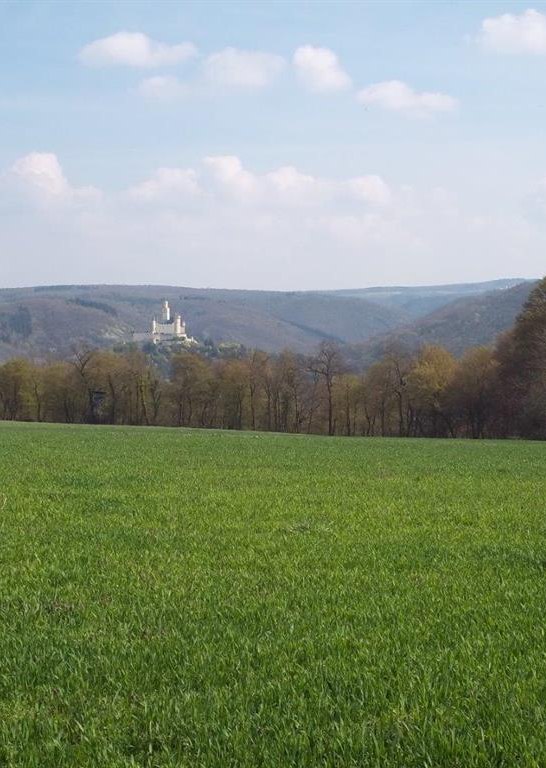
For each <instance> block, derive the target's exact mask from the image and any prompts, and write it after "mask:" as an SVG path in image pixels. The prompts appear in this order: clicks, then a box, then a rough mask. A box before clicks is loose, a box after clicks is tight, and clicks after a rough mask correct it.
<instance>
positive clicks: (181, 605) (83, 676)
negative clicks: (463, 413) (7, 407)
mask: <svg viewBox="0 0 546 768" xmlns="http://www.w3.org/2000/svg"><path fill="white" fill-rule="evenodd" d="M545 614H546V444H541V443H524V442H509V441H507V442H481V441H480V442H470V441H436V440H428V441H425V440H395V439H391V440H382V439H379V438H375V439H349V438H330V439H329V438H322V437H304V436H281V435H275V434H253V433H227V432H223V433H220V432H204V431H189V430H188V431H186V430H175V429H153V428H143V429H138V428H121V427H81V426H80V427H77V426H52V425H49V426H48V425H39V424H19V425H17V424H13V423H2V424H0V766H10V768H11V766H17V767H21V768H22V767H23V766H25V768H26V767H27V766H28V767H30V766H32V767H34V766H36V768H50V767H51V768H64V767H65V766H66V767H70V768H72V767H74V766H78V768H82V767H85V768H87V767H89V768H97V766H100V767H101V768H103V767H104V768H122V766H123V767H124V768H125V767H127V766H158V767H159V766H161V767H167V766H169V768H175V767H176V768H181V767H182V768H185V767H186V766H187V767H188V768H190V767H191V768H235V767H237V768H238V767H243V766H244V767H245V768H282V767H284V766H298V767H299V766H305V767H309V768H315V767H317V768H320V767H326V766H328V767H331V768H346V767H349V766H351V767H352V768H357V767H358V768H366V767H367V766H377V767H379V766H386V767H388V768H391V766H392V767H393V768H414V767H415V768H417V767H419V768H426V767H427V766H429V767H430V768H436V767H437V766H446V767H447V766H448V767H449V768H454V767H456V766H460V768H474V767H477V766H497V767H498V766H507V767H510V768H512V767H516V766H517V768H526V767H531V766H533V767H535V768H539V767H540V768H542V767H544V766H546V621H545Z"/></svg>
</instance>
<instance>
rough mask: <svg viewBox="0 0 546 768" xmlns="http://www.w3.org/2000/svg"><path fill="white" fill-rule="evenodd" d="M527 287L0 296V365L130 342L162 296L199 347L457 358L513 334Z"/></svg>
mask: <svg viewBox="0 0 546 768" xmlns="http://www.w3.org/2000/svg"><path fill="white" fill-rule="evenodd" d="M532 285H533V283H532V282H527V283H524V284H522V283H521V281H518V280H502V281H494V282H491V283H473V284H467V285H452V286H426V287H422V288H415V287H412V288H404V287H397V288H368V289H362V290H357V289H354V290H346V291H324V292H289V293H283V292H273V291H239V290H216V289H194V288H184V287H173V286H127V285H124V286H103V285H92V286H46V287H42V286H40V287H34V288H18V289H4V290H1V291H0V359H7V358H9V357H13V356H18V355H23V356H31V357H35V358H38V359H46V358H52V357H62V356H65V355H67V354H69V353H70V352H71V350H72V349H73V348H74V346H75V345H78V344H87V345H92V346H110V345H112V344H115V343H119V342H122V341H128V340H130V338H131V333H132V331H133V330H136V331H145V330H147V329H148V328H149V327H150V320H151V317H152V315H153V314H154V313H157V312H158V309H159V303H160V302H161V300H162V299H168V301H169V303H170V304H171V306H172V308H173V311H180V312H181V313H182V314H183V316H184V317H185V319H186V321H187V325H188V330H189V332H190V334H191V335H193V336H195V337H196V338H198V339H200V340H202V341H203V340H205V339H211V340H212V341H213V342H215V343H221V342H235V343H239V344H243V345H245V346H247V347H258V348H261V349H264V350H267V351H272V352H274V351H279V350H281V349H283V348H287V347H289V348H291V349H293V350H295V351H298V352H309V351H311V350H312V349H314V348H315V347H316V346H317V344H318V343H319V342H320V341H322V340H325V339H327V340H333V341H337V342H339V343H341V344H350V345H356V348H361V345H365V347H366V350H367V352H366V354H367V355H368V354H370V350H372V347H373V344H375V343H376V341H375V340H377V343H378V344H383V343H384V341H385V340H386V339H388V338H407V339H409V340H410V341H411V343H412V344H418V343H419V339H420V338H422V339H424V340H438V341H441V342H442V343H443V344H445V345H446V347H448V348H450V349H453V351H455V352H459V351H462V349H464V348H466V347H467V346H470V345H472V344H474V343H476V342H479V343H488V342H489V341H491V340H492V339H493V338H494V337H495V336H496V335H497V334H498V333H499V332H501V331H503V330H505V329H506V328H508V327H510V326H511V325H512V322H513V320H514V316H515V314H517V312H518V311H519V308H520V307H521V305H522V304H523V301H524V300H525V298H526V296H527V294H528V292H529V290H530V288H531V286H532ZM513 286H516V287H515V288H514V287H513ZM469 319H470V320H471V322H469ZM440 327H442V328H443V330H442V332H441V333H439V332H438V328H440ZM436 337H438V338H436ZM370 345H371V346H370ZM372 352H373V350H372Z"/></svg>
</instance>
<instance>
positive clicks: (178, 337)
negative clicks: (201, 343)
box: [133, 300, 195, 344]
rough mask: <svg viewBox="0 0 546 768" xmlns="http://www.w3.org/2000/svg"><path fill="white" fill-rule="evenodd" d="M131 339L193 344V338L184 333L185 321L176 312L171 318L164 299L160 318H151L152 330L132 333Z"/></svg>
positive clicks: (155, 342)
mask: <svg viewBox="0 0 546 768" xmlns="http://www.w3.org/2000/svg"><path fill="white" fill-rule="evenodd" d="M133 341H151V342H153V343H154V344H159V343H160V342H162V341H180V342H183V343H184V344H195V339H194V338H192V337H191V336H188V334H187V333H186V323H185V322H184V320H182V317H181V316H180V315H179V314H178V313H176V314H175V316H174V319H172V320H171V308H170V307H169V302H168V301H167V300H165V301H164V302H163V306H162V307H161V320H156V318H155V317H154V318H153V319H152V330H151V331H149V332H148V333H133Z"/></svg>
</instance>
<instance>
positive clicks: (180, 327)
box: [174, 314, 186, 337]
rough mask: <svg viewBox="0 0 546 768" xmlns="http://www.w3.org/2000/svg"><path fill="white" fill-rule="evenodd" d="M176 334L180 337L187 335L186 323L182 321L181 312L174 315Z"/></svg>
mask: <svg viewBox="0 0 546 768" xmlns="http://www.w3.org/2000/svg"><path fill="white" fill-rule="evenodd" d="M174 335H175V336H179V337H180V336H185V335H186V329H185V323H183V322H182V318H181V317H180V315H179V314H176V315H175V316H174Z"/></svg>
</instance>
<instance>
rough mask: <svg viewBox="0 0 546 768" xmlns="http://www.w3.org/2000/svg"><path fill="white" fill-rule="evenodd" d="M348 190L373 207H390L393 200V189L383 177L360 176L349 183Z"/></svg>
mask: <svg viewBox="0 0 546 768" xmlns="http://www.w3.org/2000/svg"><path fill="white" fill-rule="evenodd" d="M347 188H348V190H349V191H350V193H351V194H352V195H353V196H354V197H355V198H356V199H357V200H362V201H363V202H365V203H371V204H372V205H388V204H389V203H390V202H391V200H392V192H391V189H390V187H389V185H388V184H387V183H386V182H385V181H384V180H383V179H382V178H381V176H376V175H373V174H371V175H369V176H358V177H357V178H355V179H350V180H349V181H348V182H347Z"/></svg>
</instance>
